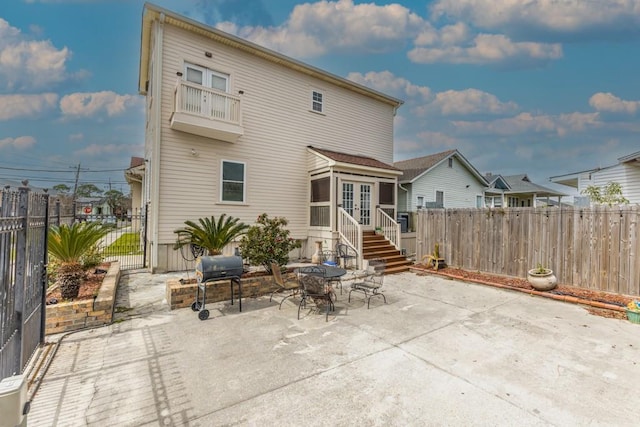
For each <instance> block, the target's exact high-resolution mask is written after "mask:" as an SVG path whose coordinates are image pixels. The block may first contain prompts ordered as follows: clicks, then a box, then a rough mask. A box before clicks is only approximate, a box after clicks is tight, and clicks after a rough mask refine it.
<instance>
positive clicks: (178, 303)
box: [167, 272, 295, 310]
mask: <svg viewBox="0 0 640 427" xmlns="http://www.w3.org/2000/svg"><path fill="white" fill-rule="evenodd" d="M282 277H283V278H284V279H285V280H286V279H290V278H294V277H295V275H294V274H293V273H291V272H289V273H284V274H283V275H282ZM240 281H241V282H242V297H243V298H257V297H259V296H262V295H268V294H270V293H271V292H273V291H274V290H275V289H277V286H275V285H274V283H273V276H271V275H260V276H250V277H242V278H241V279H240ZM197 287H198V284H197V283H196V282H195V280H192V281H191V282H188V283H185V282H184V281H181V280H180V279H169V280H167V302H168V304H169V307H170V308H171V310H175V309H177V308H185V307H191V304H192V303H193V302H194V301H195V296H196V288H197ZM206 289H207V290H206V293H207V299H206V301H205V304H210V303H213V302H220V301H229V300H231V287H230V285H229V280H224V279H222V280H216V281H215V282H208V283H207V284H206Z"/></svg>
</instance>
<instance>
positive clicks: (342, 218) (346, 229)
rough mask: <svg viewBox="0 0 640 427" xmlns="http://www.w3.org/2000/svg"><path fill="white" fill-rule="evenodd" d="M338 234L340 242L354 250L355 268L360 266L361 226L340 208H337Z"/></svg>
mask: <svg viewBox="0 0 640 427" xmlns="http://www.w3.org/2000/svg"><path fill="white" fill-rule="evenodd" d="M338 235H339V238H340V241H341V242H343V243H346V244H347V245H349V246H351V247H352V248H353V250H354V251H355V252H356V268H362V265H363V257H362V227H361V226H360V224H358V221H356V220H355V219H353V217H352V216H351V215H349V214H348V213H347V211H345V210H344V209H342V208H338Z"/></svg>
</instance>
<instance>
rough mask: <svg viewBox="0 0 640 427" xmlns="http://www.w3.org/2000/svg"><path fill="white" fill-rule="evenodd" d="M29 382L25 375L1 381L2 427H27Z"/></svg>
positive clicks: (0, 407)
mask: <svg viewBox="0 0 640 427" xmlns="http://www.w3.org/2000/svg"><path fill="white" fill-rule="evenodd" d="M26 403H27V382H26V381H25V377H24V375H14V376H13V377H9V378H5V379H3V380H2V381H0V414H2V417H0V427H16V426H20V427H25V426H26V425H27V412H29V405H26Z"/></svg>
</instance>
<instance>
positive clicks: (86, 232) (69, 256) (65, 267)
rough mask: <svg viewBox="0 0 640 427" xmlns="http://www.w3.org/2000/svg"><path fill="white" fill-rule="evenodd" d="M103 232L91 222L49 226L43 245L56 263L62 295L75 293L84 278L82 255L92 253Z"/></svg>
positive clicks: (67, 295)
mask: <svg viewBox="0 0 640 427" xmlns="http://www.w3.org/2000/svg"><path fill="white" fill-rule="evenodd" d="M107 233H108V230H107V229H105V228H103V227H102V225H101V224H99V223H95V222H83V223H76V224H73V225H61V226H59V227H56V226H53V227H51V229H50V230H49V240H48V246H47V249H48V251H49V255H50V256H51V257H53V258H54V259H55V260H56V261H58V263H59V267H58V271H57V280H56V281H57V283H58V284H59V285H60V293H61V294H62V298H63V299H73V298H77V297H78V293H79V292H80V285H81V284H82V281H83V280H84V279H85V278H86V273H85V268H86V266H85V265H84V264H83V257H85V256H86V255H88V254H92V253H94V252H95V251H96V246H97V244H98V242H99V241H100V239H102V238H103V237H104V236H105V235H106V234H107Z"/></svg>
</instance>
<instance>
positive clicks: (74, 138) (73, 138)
mask: <svg viewBox="0 0 640 427" xmlns="http://www.w3.org/2000/svg"><path fill="white" fill-rule="evenodd" d="M83 139H84V134H83V133H82V132H79V133H72V134H71V135H69V141H82V140H83Z"/></svg>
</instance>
